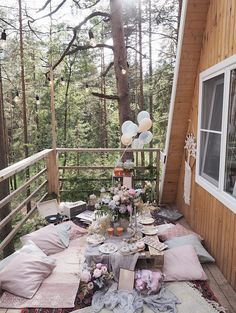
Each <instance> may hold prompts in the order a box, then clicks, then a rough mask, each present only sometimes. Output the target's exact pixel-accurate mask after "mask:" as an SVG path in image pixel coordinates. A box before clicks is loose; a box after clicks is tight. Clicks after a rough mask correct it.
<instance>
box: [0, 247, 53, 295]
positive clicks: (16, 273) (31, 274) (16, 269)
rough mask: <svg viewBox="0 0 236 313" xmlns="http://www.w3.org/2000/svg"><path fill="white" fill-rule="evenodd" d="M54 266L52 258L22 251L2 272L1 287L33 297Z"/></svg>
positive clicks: (16, 293)
mask: <svg viewBox="0 0 236 313" xmlns="http://www.w3.org/2000/svg"><path fill="white" fill-rule="evenodd" d="M54 267H55V264H52V262H51V260H50V261H49V262H47V259H45V258H44V259H43V258H40V257H38V256H36V255H33V254H29V253H23V252H21V253H19V254H18V255H17V256H16V257H15V258H14V259H12V261H11V262H10V263H9V264H7V266H6V267H5V268H4V269H3V270H2V271H1V272H0V281H1V288H2V289H4V290H6V291H9V292H10V293H13V294H14V295H17V296H20V297H24V298H27V299H31V298H32V297H33V296H34V294H35V293H36V291H37V290H38V288H39V286H40V285H41V283H42V282H43V280H44V279H45V278H46V277H48V276H49V275H50V274H51V272H52V270H53V269H54Z"/></svg>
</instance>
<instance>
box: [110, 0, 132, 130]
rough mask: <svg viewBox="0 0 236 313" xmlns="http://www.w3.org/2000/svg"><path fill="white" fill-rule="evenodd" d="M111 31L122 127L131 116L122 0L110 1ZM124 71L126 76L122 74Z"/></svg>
mask: <svg viewBox="0 0 236 313" xmlns="http://www.w3.org/2000/svg"><path fill="white" fill-rule="evenodd" d="M110 10H111V29H112V38H113V47H114V68H115V76H116V86H117V93H118V97H119V99H118V104H119V121H120V126H121V125H122V124H123V122H124V121H126V120H129V119H130V116H131V110H130V104H129V88H128V73H127V71H128V68H127V53H126V47H125V38H124V29H123V21H122V0H110ZM122 69H124V70H126V74H122Z"/></svg>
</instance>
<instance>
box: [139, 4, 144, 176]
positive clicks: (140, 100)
mask: <svg viewBox="0 0 236 313" xmlns="http://www.w3.org/2000/svg"><path fill="white" fill-rule="evenodd" d="M138 37H139V52H140V53H139V92H140V93H139V106H140V110H141V111H143V110H144V96H143V58H142V51H143V50H142V45H143V42H142V9H141V0H139V1H138ZM144 164H145V155H144V152H141V165H142V166H144ZM142 172H143V173H144V171H142Z"/></svg>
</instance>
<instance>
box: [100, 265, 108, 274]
mask: <svg viewBox="0 0 236 313" xmlns="http://www.w3.org/2000/svg"><path fill="white" fill-rule="evenodd" d="M101 271H102V274H106V273H107V267H106V266H105V265H103V266H102V267H101Z"/></svg>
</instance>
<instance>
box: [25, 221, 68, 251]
mask: <svg viewBox="0 0 236 313" xmlns="http://www.w3.org/2000/svg"><path fill="white" fill-rule="evenodd" d="M20 240H21V242H22V244H23V245H24V244H25V243H27V241H29V240H32V241H33V242H34V243H35V244H36V245H37V246H38V247H39V248H40V249H41V250H43V252H44V253H46V254H47V255H50V254H55V253H58V252H60V251H62V250H64V249H65V245H64V244H63V243H62V241H61V239H60V237H59V235H58V232H57V231H56V228H55V226H54V225H53V224H50V225H48V226H45V227H43V228H40V229H39V230H36V231H34V232H32V233H30V234H27V235H25V236H23V237H21V238H20Z"/></svg>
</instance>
